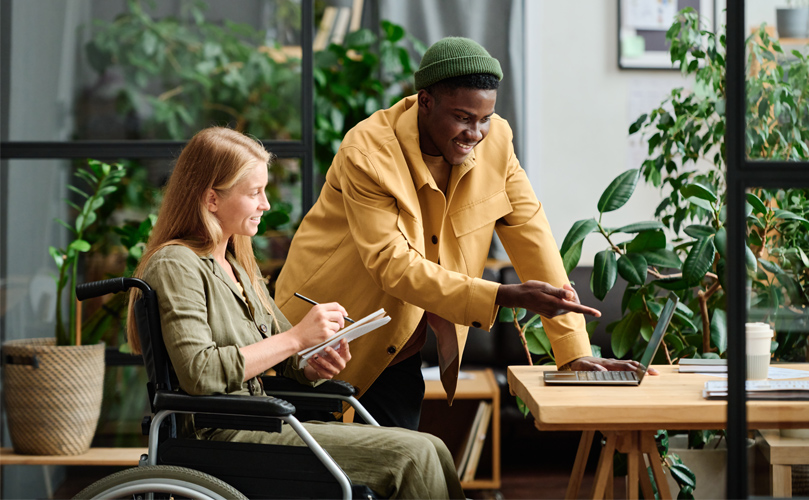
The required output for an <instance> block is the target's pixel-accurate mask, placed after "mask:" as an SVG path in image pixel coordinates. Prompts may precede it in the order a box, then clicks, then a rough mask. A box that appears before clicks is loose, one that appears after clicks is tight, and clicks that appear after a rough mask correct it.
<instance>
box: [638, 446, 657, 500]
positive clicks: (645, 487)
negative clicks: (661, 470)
mask: <svg viewBox="0 0 809 500" xmlns="http://www.w3.org/2000/svg"><path fill="white" fill-rule="evenodd" d="M648 458H649V460H650V461H651V460H654V457H648ZM641 464H642V465H643V469H642V470H641V471H640V487H641V491H642V492H643V498H654V497H655V494H654V488H652V480H651V479H649V472H648V470H647V466H646V460H645V459H644V458H643V453H641Z"/></svg>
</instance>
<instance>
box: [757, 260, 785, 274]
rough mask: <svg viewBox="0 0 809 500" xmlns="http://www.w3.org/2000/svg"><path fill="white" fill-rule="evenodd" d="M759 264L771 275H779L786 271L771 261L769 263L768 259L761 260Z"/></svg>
mask: <svg viewBox="0 0 809 500" xmlns="http://www.w3.org/2000/svg"><path fill="white" fill-rule="evenodd" d="M758 263H759V264H761V267H763V268H764V270H765V271H767V272H770V273H773V274H779V273H783V272H784V270H783V269H781V266H779V265H778V264H777V263H775V262H770V261H768V260H766V259H762V258H759V259H758Z"/></svg>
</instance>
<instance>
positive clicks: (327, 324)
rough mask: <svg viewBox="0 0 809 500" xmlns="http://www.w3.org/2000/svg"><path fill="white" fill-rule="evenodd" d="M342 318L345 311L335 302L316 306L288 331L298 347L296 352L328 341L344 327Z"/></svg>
mask: <svg viewBox="0 0 809 500" xmlns="http://www.w3.org/2000/svg"><path fill="white" fill-rule="evenodd" d="M343 316H346V310H345V309H344V308H343V306H341V305H340V304H338V303H337V302H329V303H327V304H318V305H316V306H314V307H312V309H310V310H309V312H308V313H306V316H304V317H303V319H302V320H301V321H300V323H298V324H297V325H295V326H293V327H292V328H291V329H290V330H289V332H288V333H289V334H291V335H293V336H294V337H295V338H296V340H297V341H298V343H299V344H300V347H299V349H298V351H301V350H303V349H307V348H309V347H312V346H313V345H317V344H319V343H321V342H323V341H324V340H326V339H328V338H329V337H331V336H332V335H334V334H335V333H337V332H338V331H340V329H341V328H343V326H344V325H345V320H344V319H343Z"/></svg>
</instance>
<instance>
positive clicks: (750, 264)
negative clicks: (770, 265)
mask: <svg viewBox="0 0 809 500" xmlns="http://www.w3.org/2000/svg"><path fill="white" fill-rule="evenodd" d="M744 260H745V265H746V266H747V270H748V271H750V272H755V270H756V269H758V266H757V265H756V255H755V254H754V253H753V251H752V250H750V247H748V246H745V247H744Z"/></svg>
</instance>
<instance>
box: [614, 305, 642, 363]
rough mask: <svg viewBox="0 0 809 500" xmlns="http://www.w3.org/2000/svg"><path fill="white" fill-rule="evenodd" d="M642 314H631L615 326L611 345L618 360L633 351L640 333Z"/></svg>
mask: <svg viewBox="0 0 809 500" xmlns="http://www.w3.org/2000/svg"><path fill="white" fill-rule="evenodd" d="M640 325H641V313H630V314H629V315H627V316H625V317H624V318H623V319H622V320H621V321H619V322H618V324H617V325H615V328H613V330H612V338H611V339H610V345H611V346H612V352H613V354H615V357H616V358H623V357H624V356H625V355H626V354H627V353H628V352H630V351H631V350H632V346H633V345H635V340H636V339H637V338H638V334H639V333H640Z"/></svg>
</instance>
